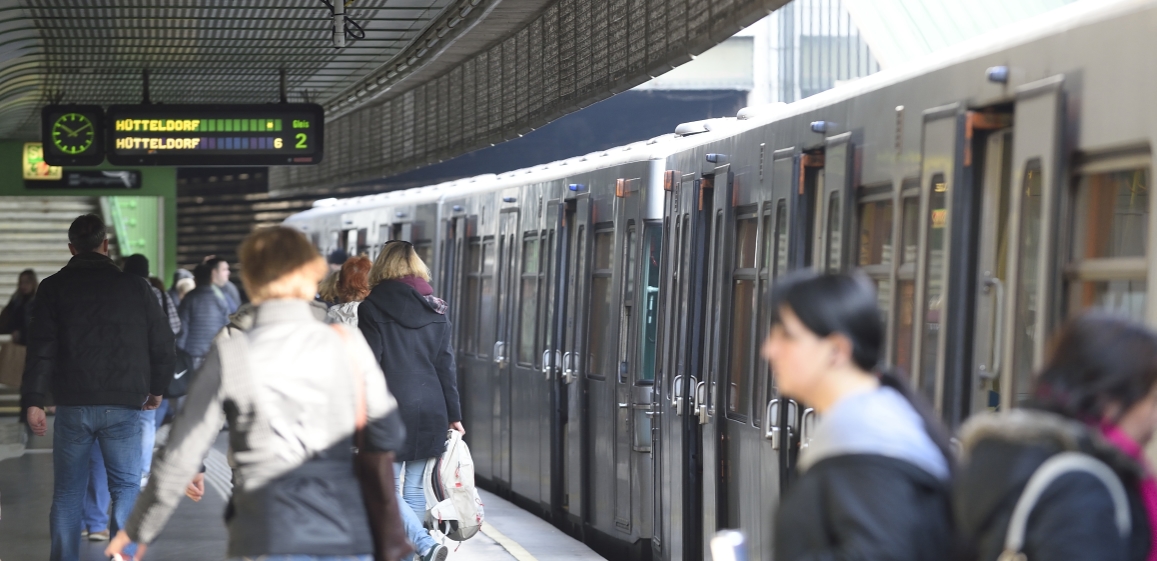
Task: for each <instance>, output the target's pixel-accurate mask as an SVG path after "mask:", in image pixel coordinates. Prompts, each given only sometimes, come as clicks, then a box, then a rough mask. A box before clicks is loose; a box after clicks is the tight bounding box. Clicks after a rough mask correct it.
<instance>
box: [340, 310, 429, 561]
mask: <svg viewBox="0 0 1157 561" xmlns="http://www.w3.org/2000/svg"><path fill="white" fill-rule="evenodd" d="M331 327H332V328H333V329H334V331H337V333H338V335H340V336H341V338H342V340H348V339H347V338H348V335H347V334H346V332H345V331H344V330H343V329H342V328H341V326H339V325H331ZM350 367H351V368H352V369H353V371H354V392H355V394H356V395H357V399H356V404H355V408H354V419H355V424H356V431H355V432H354V446H355V447H356V448H355V452H354V471H355V473H356V474H357V477H358V482H359V483H360V484H361V488H362V500H363V501H364V502H365V504H366V514H367V516H368V517H369V519H370V531H371V532H372V533H373V537H374V561H399V560H400V559H402V558H403V557H405V556H407V555H409V554H411V553H413V552H414V544H412V543H410V540H409V538H407V537H406V527H405V525H404V524H402V512H401V511H400V510H399V508H400V505H399V504H398V491H397V487H396V486H395V483H394V453H393V452H371V451H370V450H369V449H368V448H366V445H365V441H366V422H367V413H366V381H365V373H363V372H362V370H361V369H360V368H358V367H357V366H356V365H355V364H353V361H350ZM407 508H408V507H407Z"/></svg>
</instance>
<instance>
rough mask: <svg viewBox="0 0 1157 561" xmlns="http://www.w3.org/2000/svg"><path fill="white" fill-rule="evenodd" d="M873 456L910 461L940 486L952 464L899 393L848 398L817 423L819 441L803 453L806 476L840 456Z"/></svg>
mask: <svg viewBox="0 0 1157 561" xmlns="http://www.w3.org/2000/svg"><path fill="white" fill-rule="evenodd" d="M853 454H874V455H878V456H886V457H890V458H895V459H898V460H903V461H906V462H908V463H910V464H912V465H915V466H916V467H918V468H920V469H922V470H924V471H926V472H928V473H929V474H931V475H932V476H934V477H936V478H937V479H939V480H941V481H946V480H947V479H948V477H949V475H950V470H949V467H948V460H947V459H946V458H945V457H944V454H942V453H941V452H940V449H939V448H937V446H936V444H935V443H934V442H933V441H932V437H930V436H928V431H927V430H926V429H925V427H924V420H923V419H922V418H921V417H920V414H919V413H918V412H917V411H916V410H915V409H914V408H913V407H912V404H911V403H908V400H907V399H905V398H904V396H903V395H901V394H900V392H898V391H896V390H894V389H892V388H889V387H881V388H879V389H877V390H875V391H870V392H864V393H859V394H854V395H850V396H848V397H845V398H844V399H842V400H840V401H839V402H838V403H836V404H835V405H834V406H833V407H832V408H831V409H830V410H829V411H828V412H827V414H826V415H824V416H823V417H821V418H820V419H819V420H818V421H817V424H816V430H815V436H814V437H813V438H812V439H811V442H810V443H809V444H808V447H807V448H804V449H803V451H801V452H800V456H799V468H800V470H801V471H806V470H807V469H808V468H810V467H811V466H813V465H815V464H817V463H819V462H820V461H822V460H824V459H827V458H832V457H836V456H847V455H853Z"/></svg>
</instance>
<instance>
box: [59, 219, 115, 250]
mask: <svg viewBox="0 0 1157 561" xmlns="http://www.w3.org/2000/svg"><path fill="white" fill-rule="evenodd" d="M106 239H108V234H107V233H106V231H105V225H104V220H102V219H101V217H99V216H97V215H95V214H82V215H80V216H78V217H76V220H73V221H72V225H71V226H69V227H68V243H70V244H72V247H73V248H74V249H76V251H77V252H79V253H85V252H88V251H96V249H97V248H99V247H100V244H102V243H104V241H105V240H106Z"/></svg>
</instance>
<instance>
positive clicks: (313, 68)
mask: <svg viewBox="0 0 1157 561" xmlns="http://www.w3.org/2000/svg"><path fill="white" fill-rule="evenodd" d="M332 1H335V0H0V139H36V138H37V137H38V136H39V109H40V107H42V106H43V105H44V104H46V103H49V102H52V101H57V100H59V101H60V102H64V103H86V104H88V103H91V104H101V105H108V104H121V103H130V104H131V103H140V102H141V101H142V99H143V96H142V93H143V91H142V82H143V73H144V72H143V71H144V70H146V69H147V70H148V73H149V85H150V87H149V94H150V96H149V97H150V100H151V101H152V102H153V103H167V104H174V103H264V102H276V101H277V100H278V99H279V76H280V72H281V71H284V72H285V74H286V82H287V93H288V97H289V100H290V101H303V100H306V99H308V100H309V101H313V102H316V103H320V104H322V106H323V107H324V108H325V109H326V146H327V148H326V155H325V159H324V160H323V162H322V164H320V165H318V166H311V167H301V168H291V169H290V168H278V169H275V171H274V172H271V174H270V180H271V188H273V189H274V190H279V191H294V190H297V191H301V190H309V191H324V190H327V189H331V188H334V187H338V186H341V185H348V184H351V183H358V182H361V183H363V184H364V183H365V182H367V181H374V180H375V179H377V178H381V177H383V176H385V175H388V174H390V173H393V172H398V171H404V170H406V169H412V168H414V167H418V166H420V165H423V164H426V163H432V162H436V161H439V160H442V159H446V158H450V157H453V156H456V155H459V154H462V153H465V152H467V151H470V150H474V149H477V148H481V147H484V146H488V145H490V144H492V143H495V142H500V141H502V140H505V139H508V138H514V137H517V136H518V135H520V134H524V133H526V132H528V131H530V130H533V129H534V128H535V127H538V126H541V125H543V124H545V123H547V122H549V121H550V120H552V119H554V118H557V117H559V116H561V115H563V114H566V113H568V112H571V111H574V110H577V109H579V108H582V107H584V106H586V105H589V104H591V103H594V102H596V101H598V100H600V99H603V98H605V97H607V96H609V95H611V94H613V93H615V92H618V91H623V90H626V89H629V88H631V87H633V86H636V85H638V84H640V83H643V82H645V81H646V80H648V79H650V78H651V77H653V76H656V75H659V74H662V73H664V72H666V71H667V70H670V69H671V68H672V67H674V66H677V65H678V64H680V63H682V62H684V61H686V60H689V59H690V58H691V57H692V56H694V55H697V54H699V53H701V52H703V51H705V50H707V49H708V48H710V47H711V46H713V45H715V44H718V43H719V42H722V41H723V40H725V39H726V38H728V37H730V36H731V35H732V34H733V33H735V32H736V31H738V30H739V29H741V28H743V27H744V26H746V25H748V24H750V23H752V22H754V21H756V20H758V19H759V18H760V17H762V16H763V15H765V14H767V13H768V12H769V11H771V10H773V9H775V8H778V7H779V6H780V5H782V4H784V3H785V2H786V0H344V1H345V5H346V11H347V17H348V18H349V19H350V20H352V21H354V22H356V23H357V24H359V25H360V27H361V29H362V30H363V31H364V38H362V39H356V40H351V41H349V44H348V46H346V47H345V48H342V49H335V48H334V47H333V45H332V25H333V18H332V16H331V11H330V8H329V7H328V6H327V2H332ZM336 1H337V2H342V1H343V0H336Z"/></svg>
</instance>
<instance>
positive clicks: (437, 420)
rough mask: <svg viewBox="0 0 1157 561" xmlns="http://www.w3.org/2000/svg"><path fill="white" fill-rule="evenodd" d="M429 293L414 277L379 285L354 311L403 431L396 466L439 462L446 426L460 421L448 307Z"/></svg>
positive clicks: (430, 291) (423, 283)
mask: <svg viewBox="0 0 1157 561" xmlns="http://www.w3.org/2000/svg"><path fill="white" fill-rule="evenodd" d="M415 286H416V287H417V288H415ZM432 292H433V291H432V290H431V289H430V285H429V284H427V283H426V282H425V281H421V280H416V279H414V278H412V277H411V278H406V279H404V281H396V280H394V281H383V282H381V283H378V285H377V286H375V287H374V288H373V290H371V291H370V295H369V296H368V297H366V299H365V301H364V302H362V305H361V306H359V307H358V329H360V330H361V332H362V334H363V335H365V338H366V342H367V343H369V345H370V349H372V350H373V352H374V356H376V357H377V359H378V363H379V364H381V366H382V371H383V372H385V374H386V383H387V385H388V386H389V388H390V393H393V394H394V397H395V398H397V400H398V409H399V411H401V413H402V422H403V423H404V424H405V426H406V443H405V444H404V445H403V446H402V447H401V448H400V449H398V450H397V461H399V462H404V461H411V460H424V459H427V458H434V457H438V456H441V455H442V453H443V452H445V451H446V431H447V430H448V429H449V427H450V423H452V422H457V421H461V420H462V408H461V406H460V404H459V402H458V382H457V369H456V368H455V367H454V349H453V346H452V341H451V340H450V339H451V330H450V321H449V320H448V319H447V318H446V315H445V312H446V304H445V303H444V302H442V301H441V300H439V299H437V298H434V297H433V296H432V295H431V293H432ZM423 293H425V294H423Z"/></svg>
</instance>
